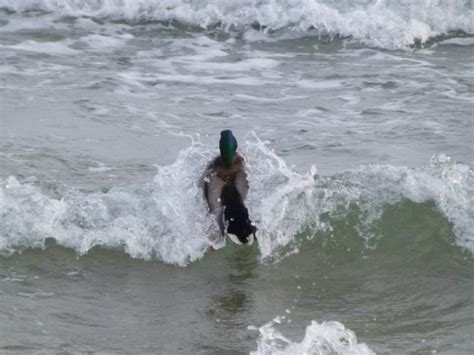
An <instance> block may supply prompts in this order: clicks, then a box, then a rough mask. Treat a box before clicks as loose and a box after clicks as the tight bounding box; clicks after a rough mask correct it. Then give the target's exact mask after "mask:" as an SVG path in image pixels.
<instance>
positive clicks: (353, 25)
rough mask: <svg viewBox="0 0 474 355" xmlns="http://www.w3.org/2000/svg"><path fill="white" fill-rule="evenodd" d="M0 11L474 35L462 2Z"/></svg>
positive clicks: (392, 43) (339, 31) (43, 6)
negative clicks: (450, 32)
mask: <svg viewBox="0 0 474 355" xmlns="http://www.w3.org/2000/svg"><path fill="white" fill-rule="evenodd" d="M0 7H2V8H6V9H9V10H13V11H19V12H22V11H28V10H42V11H47V12H53V13H55V14H58V15H67V16H76V17H81V16H93V17H109V18H113V19H125V20H128V21H143V20H146V21H149V20H152V21H171V20H174V21H177V22H179V23H182V24H186V25H192V26H198V27H203V28H208V27H215V26H219V27H221V28H222V29H224V30H229V29H236V30H245V31H246V30H248V29H249V28H252V26H255V25H256V26H257V27H260V28H262V32H266V33H269V32H272V31H280V30H285V32H295V31H296V32H307V33H308V34H313V33H314V34H316V35H317V36H319V35H328V36H336V35H338V36H343V37H345V36H351V37H353V38H355V39H357V40H360V41H362V42H364V43H366V44H368V45H370V46H376V47H382V48H402V47H405V46H407V45H412V44H414V43H415V42H418V41H419V42H422V43H423V42H426V41H427V40H428V39H429V38H431V37H434V36H438V35H443V34H446V33H448V32H449V31H458V30H461V31H464V32H467V33H472V32H473V21H472V16H473V9H472V8H471V6H470V5H469V2H466V1H464V0H440V1H436V2H433V1H431V0H413V1H403V2H401V1H390V0H377V1H369V0H367V1H359V2H356V3H354V2H347V1H341V2H334V1H330V0H315V1H308V0H273V1H270V0H263V1H255V0H243V1H221V0H207V1H187V0H155V1H148V0H122V1H108V0H98V1H90V0H29V1H23V0H0ZM286 30H287V31H286ZM253 37H254V38H255V35H253ZM285 38H286V35H285Z"/></svg>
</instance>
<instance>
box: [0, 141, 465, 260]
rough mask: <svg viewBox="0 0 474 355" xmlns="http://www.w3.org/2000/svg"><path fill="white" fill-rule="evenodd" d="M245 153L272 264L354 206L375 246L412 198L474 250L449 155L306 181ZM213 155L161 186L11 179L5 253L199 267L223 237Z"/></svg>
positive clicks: (1, 231) (193, 148) (198, 155)
mask: <svg viewBox="0 0 474 355" xmlns="http://www.w3.org/2000/svg"><path fill="white" fill-rule="evenodd" d="M241 146H242V154H243V155H244V156H245V158H246V162H247V166H248V170H249V173H250V175H249V182H250V192H249V196H248V200H247V204H248V208H249V212H250V214H251V216H252V219H253V220H254V221H255V223H256V225H257V227H258V229H259V231H258V235H257V237H258V247H259V249H260V254H261V260H262V261H263V262H266V261H278V260H281V259H282V258H284V257H285V256H287V255H290V254H294V253H297V252H298V250H299V246H300V245H301V242H302V241H301V240H300V239H301V238H298V235H299V234H301V233H303V232H306V233H309V234H310V236H312V237H314V236H316V235H317V234H318V233H320V232H325V231H331V228H332V226H331V223H330V219H329V221H328V219H327V218H324V216H330V217H334V218H335V219H337V218H339V219H340V218H345V215H347V214H348V213H349V211H350V210H351V208H352V207H353V206H356V208H357V210H358V211H359V217H358V218H359V220H358V222H357V228H358V231H359V233H358V236H355V237H356V238H357V237H359V238H362V240H365V241H366V242H367V244H368V245H369V244H370V245H373V244H374V243H371V242H372V241H373V240H374V239H375V240H376V239H377V238H379V237H380V236H377V235H372V234H371V233H370V232H369V231H370V226H371V225H373V224H374V223H377V221H379V219H380V218H381V216H382V214H383V211H384V209H385V207H386V206H387V205H393V204H396V203H398V202H400V201H402V200H403V199H408V200H410V201H413V202H415V203H424V202H429V201H433V202H434V203H435V205H436V207H437V209H438V210H439V211H440V212H441V214H442V215H444V216H445V217H446V218H447V219H448V220H449V221H450V222H451V224H452V228H453V232H454V234H455V235H456V244H457V245H458V246H461V247H463V248H466V249H468V250H470V251H471V252H472V251H474V235H473V230H474V218H473V217H474V174H473V171H472V170H471V169H470V168H469V167H468V166H467V165H464V164H461V163H456V162H454V161H453V160H452V159H450V158H449V157H447V156H445V155H437V156H435V157H433V159H432V160H431V162H430V163H429V164H428V165H426V166H423V167H420V168H417V169H410V168H406V167H395V166H391V165H368V166H361V167H360V168H359V169H356V170H351V171H346V172H342V173H339V174H336V175H333V176H320V175H317V170H316V168H315V167H312V168H311V169H310V170H309V171H308V172H307V173H305V174H299V173H297V172H295V171H293V170H292V169H291V168H289V167H288V166H287V165H286V163H285V162H284V161H283V160H282V159H281V158H280V157H278V156H277V155H276V154H275V153H274V152H272V151H271V150H270V149H269V148H268V145H267V144H266V143H265V142H263V141H261V140H260V139H259V138H258V137H257V136H256V135H255V134H249V135H248V136H247V138H246V142H245V144H242V145H241ZM214 154H216V152H215V151H214V150H213V149H210V148H209V146H208V145H205V144H203V143H201V142H200V140H199V139H198V140H196V141H194V142H192V144H191V145H190V147H188V148H186V149H184V150H183V151H181V152H180V153H179V154H178V157H177V159H176V161H175V163H173V164H171V165H168V166H159V167H157V169H158V172H157V174H156V176H155V178H154V180H153V181H152V182H150V183H147V184H144V185H128V186H115V187H113V188H112V189H110V190H109V191H107V192H100V191H93V192H85V191H81V190H78V189H75V188H71V187H68V186H62V187H61V188H58V187H57V186H51V185H50V184H49V185H45V184H43V186H42V185H41V182H36V183H32V182H22V183H20V182H19V181H18V180H17V179H16V178H15V177H9V178H8V179H6V180H5V181H1V189H0V218H1V220H0V250H1V251H2V252H3V253H11V252H14V251H17V250H21V249H23V248H25V247H35V248H37V247H44V245H45V241H46V239H47V238H54V239H55V240H56V241H57V242H58V243H59V244H61V245H63V246H66V247H68V248H73V249H75V250H76V251H77V252H78V253H80V254H85V253H87V252H88V251H89V250H90V249H91V248H93V247H95V246H105V247H111V248H124V250H125V251H126V252H127V253H128V254H129V255H130V256H132V257H135V258H142V259H151V258H154V259H158V260H162V261H164V262H166V263H172V264H177V265H182V266H184V265H186V264H188V263H189V262H193V261H195V260H198V259H200V258H202V257H203V256H204V254H205V253H206V250H207V249H208V247H209V245H211V244H212V243H211V242H210V240H212V236H213V235H214V234H215V233H218V228H217V225H216V223H215V220H214V218H212V216H210V215H209V213H208V211H207V206H206V204H205V202H204V199H203V196H202V191H201V190H200V188H199V186H198V184H197V181H198V179H199V177H200V176H201V174H202V171H203V170H204V168H205V166H206V164H207V163H208V161H210V159H211V158H212V157H213V156H214ZM58 191H61V192H60V193H58ZM215 247H220V246H215Z"/></svg>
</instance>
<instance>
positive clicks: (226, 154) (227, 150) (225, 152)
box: [219, 129, 237, 166]
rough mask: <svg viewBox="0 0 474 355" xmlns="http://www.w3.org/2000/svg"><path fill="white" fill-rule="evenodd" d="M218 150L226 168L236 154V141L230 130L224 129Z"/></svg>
mask: <svg viewBox="0 0 474 355" xmlns="http://www.w3.org/2000/svg"><path fill="white" fill-rule="evenodd" d="M219 149H220V151H221V159H222V161H223V162H224V164H225V165H227V166H229V165H231V164H232V162H233V161H234V159H235V155H236V152H237V139H235V137H234V135H233V134H232V131H231V130H230V129H226V130H225V131H222V132H221V139H220V141H219Z"/></svg>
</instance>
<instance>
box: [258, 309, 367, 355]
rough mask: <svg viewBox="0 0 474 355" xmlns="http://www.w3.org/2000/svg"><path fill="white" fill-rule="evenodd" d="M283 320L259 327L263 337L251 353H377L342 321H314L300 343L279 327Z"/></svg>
mask: <svg viewBox="0 0 474 355" xmlns="http://www.w3.org/2000/svg"><path fill="white" fill-rule="evenodd" d="M281 321H282V317H277V318H275V319H274V320H273V321H271V322H269V323H267V324H265V325H263V326H261V327H260V328H258V331H259V332H260V337H259V339H258V342H257V350H255V351H252V352H250V354H251V355H270V354H271V355H287V354H288V355H300V354H301V355H303V354H319V355H326V354H327V355H329V354H341V355H342V354H344V355H346V354H353V355H362V354H375V353H374V352H373V351H372V350H370V348H369V347H368V346H367V345H365V344H364V343H359V342H358V341H357V337H356V335H355V334H354V332H353V331H351V330H350V329H347V328H346V327H344V325H343V324H342V323H339V322H335V321H332V322H322V323H318V322H316V321H312V322H311V324H310V325H308V326H307V327H306V330H305V334H304V337H303V339H302V340H301V342H297V341H293V340H291V339H289V338H287V337H286V336H284V335H283V334H282V333H281V332H280V331H279V330H278V329H277V325H278V324H279V323H280V322H281ZM250 328H251V329H254V328H253V327H250Z"/></svg>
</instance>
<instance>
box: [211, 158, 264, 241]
mask: <svg viewBox="0 0 474 355" xmlns="http://www.w3.org/2000/svg"><path fill="white" fill-rule="evenodd" d="M202 180H203V190H204V197H205V199H206V201H207V203H208V205H209V209H210V210H211V212H212V213H213V214H214V215H215V216H216V218H217V222H218V224H219V227H220V229H221V232H222V234H224V233H225V232H227V234H228V235H229V237H230V238H231V239H232V240H233V241H234V242H236V243H238V244H239V242H240V244H252V243H253V241H254V238H255V232H256V230H257V229H256V228H255V226H253V225H252V222H251V221H250V218H249V213H248V210H247V207H245V204H244V201H245V199H246V197H247V193H248V189H249V186H248V181H247V172H246V170H245V163H244V159H243V158H242V157H241V156H240V155H238V154H237V155H236V156H235V158H234V160H233V161H232V163H231V164H230V165H226V164H224V162H223V161H222V159H221V157H217V158H215V159H214V160H213V161H212V162H211V163H210V164H209V166H208V167H207V169H206V171H205V173H204V175H203V179H202Z"/></svg>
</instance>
